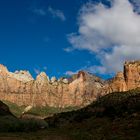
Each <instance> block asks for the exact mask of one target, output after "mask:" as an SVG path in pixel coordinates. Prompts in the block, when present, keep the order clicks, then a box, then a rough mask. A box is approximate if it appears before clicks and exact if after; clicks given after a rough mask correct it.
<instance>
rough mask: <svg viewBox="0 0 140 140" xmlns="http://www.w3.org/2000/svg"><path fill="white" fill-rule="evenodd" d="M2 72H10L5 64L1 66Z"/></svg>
mask: <svg viewBox="0 0 140 140" xmlns="http://www.w3.org/2000/svg"><path fill="white" fill-rule="evenodd" d="M0 72H6V73H7V72H8V69H7V67H6V66H4V65H3V64H0Z"/></svg>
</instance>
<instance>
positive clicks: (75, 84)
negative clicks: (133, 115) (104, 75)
mask: <svg viewBox="0 0 140 140" xmlns="http://www.w3.org/2000/svg"><path fill="white" fill-rule="evenodd" d="M139 82H140V61H131V62H125V65H124V72H119V73H117V75H116V76H115V77H114V78H112V79H111V80H107V81H104V80H102V79H100V78H99V77H97V76H94V75H92V74H89V73H87V72H85V71H80V72H78V74H75V75H74V76H72V77H71V78H68V79H66V78H60V79H59V80H57V79H56V78H55V77H52V78H51V79H49V78H48V76H47V75H46V73H44V72H41V73H40V74H39V75H38V76H37V77H36V79H33V77H32V76H31V74H30V73H29V72H28V71H16V72H14V73H12V72H9V71H8V69H7V68H6V67H5V66H3V65H0V99H1V100H8V101H11V102H13V103H16V104H18V105H25V106H29V105H31V106H46V105H47V106H52V107H68V106H85V105H87V104H90V103H91V102H92V101H94V100H96V99H97V98H99V97H100V96H102V95H105V94H108V93H112V92H115V91H127V90H130V89H134V88H137V87H140V84H139Z"/></svg>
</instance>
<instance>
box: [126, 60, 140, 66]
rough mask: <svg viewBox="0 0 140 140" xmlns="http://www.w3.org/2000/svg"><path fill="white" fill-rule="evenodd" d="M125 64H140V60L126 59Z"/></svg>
mask: <svg viewBox="0 0 140 140" xmlns="http://www.w3.org/2000/svg"><path fill="white" fill-rule="evenodd" d="M124 65H125V66H126V65H140V60H131V61H125V63H124Z"/></svg>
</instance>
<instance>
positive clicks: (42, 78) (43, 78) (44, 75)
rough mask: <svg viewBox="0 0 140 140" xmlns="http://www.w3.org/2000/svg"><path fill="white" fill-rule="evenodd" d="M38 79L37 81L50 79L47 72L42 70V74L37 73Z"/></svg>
mask: <svg viewBox="0 0 140 140" xmlns="http://www.w3.org/2000/svg"><path fill="white" fill-rule="evenodd" d="M36 80H37V81H44V80H47V81H49V77H48V76H47V74H46V73H45V72H40V74H38V75H37V77H36Z"/></svg>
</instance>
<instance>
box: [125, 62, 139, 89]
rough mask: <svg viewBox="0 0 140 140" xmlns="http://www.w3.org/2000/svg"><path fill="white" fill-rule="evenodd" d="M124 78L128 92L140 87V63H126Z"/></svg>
mask: <svg viewBox="0 0 140 140" xmlns="http://www.w3.org/2000/svg"><path fill="white" fill-rule="evenodd" d="M124 77H125V81H126V85H127V90H130V89H134V88H137V87H140V61H126V62H125V64H124Z"/></svg>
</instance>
